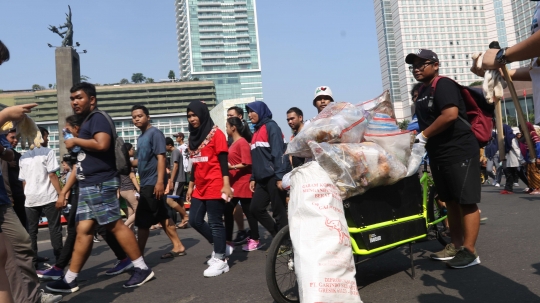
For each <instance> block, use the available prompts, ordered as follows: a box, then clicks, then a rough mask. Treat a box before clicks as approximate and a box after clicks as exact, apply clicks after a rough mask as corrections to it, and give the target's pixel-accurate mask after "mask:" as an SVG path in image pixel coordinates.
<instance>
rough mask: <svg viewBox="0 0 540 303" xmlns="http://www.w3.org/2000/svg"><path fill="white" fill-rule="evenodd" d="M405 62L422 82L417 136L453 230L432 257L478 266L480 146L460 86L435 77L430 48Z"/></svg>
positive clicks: (458, 265)
mask: <svg viewBox="0 0 540 303" xmlns="http://www.w3.org/2000/svg"><path fill="white" fill-rule="evenodd" d="M405 62H406V63H407V64H410V65H411V66H410V67H409V69H410V71H411V72H412V73H413V75H414V78H415V79H416V80H417V81H419V82H422V83H423V84H424V85H423V87H422V88H420V91H419V95H418V99H417V100H416V115H417V117H418V124H419V126H420V131H421V132H420V133H419V134H418V135H417V137H416V138H417V140H418V142H419V143H421V144H425V147H426V150H427V152H428V156H429V159H430V166H431V173H432V174H433V181H434V182H435V187H436V189H437V193H438V195H439V197H440V199H441V200H443V201H445V202H446V205H447V209H448V220H449V223H450V227H451V228H452V232H451V239H452V243H450V244H448V245H447V246H446V247H445V249H443V250H442V251H440V252H437V253H433V254H432V255H431V258H432V259H435V260H448V263H447V265H448V266H449V267H452V268H465V267H469V266H473V265H476V264H479V263H480V258H479V257H478V254H477V253H476V249H475V244H476V239H477V237H478V231H479V229H480V213H479V209H478V206H477V203H479V202H480V191H481V188H480V186H481V185H480V182H479V180H480V155H479V153H478V150H479V149H480V146H479V143H478V140H477V137H476V136H475V133H473V131H472V130H471V124H470V123H469V122H468V121H467V119H468V116H467V108H466V104H465V101H464V98H463V93H462V92H463V88H462V87H461V86H459V85H458V84H457V83H455V82H454V81H453V80H451V79H448V78H445V77H439V59H438V57H437V54H435V53H434V52H433V51H431V50H428V49H419V50H418V51H417V52H416V53H411V54H409V55H407V57H406V58H405ZM433 83H435V86H433V85H432V84H433ZM489 135H490V134H489Z"/></svg>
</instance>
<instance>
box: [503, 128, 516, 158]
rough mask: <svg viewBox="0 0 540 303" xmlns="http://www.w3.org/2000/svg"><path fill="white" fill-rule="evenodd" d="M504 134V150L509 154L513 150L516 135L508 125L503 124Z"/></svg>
mask: <svg viewBox="0 0 540 303" xmlns="http://www.w3.org/2000/svg"><path fill="white" fill-rule="evenodd" d="M503 134H504V149H505V150H506V152H509V151H510V150H511V149H512V140H514V138H515V137H516V135H514V131H513V130H512V128H511V127H510V126H509V125H507V124H503Z"/></svg>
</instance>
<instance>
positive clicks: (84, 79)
mask: <svg viewBox="0 0 540 303" xmlns="http://www.w3.org/2000/svg"><path fill="white" fill-rule="evenodd" d="M88 80H90V77H88V76H85V75H81V82H88Z"/></svg>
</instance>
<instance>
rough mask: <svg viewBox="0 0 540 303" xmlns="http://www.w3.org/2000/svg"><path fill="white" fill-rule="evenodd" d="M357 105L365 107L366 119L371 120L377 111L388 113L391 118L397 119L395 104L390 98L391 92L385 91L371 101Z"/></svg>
mask: <svg viewBox="0 0 540 303" xmlns="http://www.w3.org/2000/svg"><path fill="white" fill-rule="evenodd" d="M357 106H359V107H362V109H364V114H365V117H366V119H368V120H371V119H372V118H373V117H374V116H375V114H376V113H380V114H387V115H388V116H390V117H391V118H393V119H395V118H396V115H395V114H394V106H393V105H392V101H391V100H390V93H389V92H388V91H384V92H383V93H382V94H381V95H380V96H378V97H375V98H373V99H371V100H369V101H365V102H362V103H360V104H358V105H357Z"/></svg>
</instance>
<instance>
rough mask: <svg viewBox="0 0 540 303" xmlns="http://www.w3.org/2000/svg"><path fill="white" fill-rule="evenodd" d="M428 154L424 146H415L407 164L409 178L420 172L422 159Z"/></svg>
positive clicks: (416, 144) (417, 144)
mask: <svg viewBox="0 0 540 303" xmlns="http://www.w3.org/2000/svg"><path fill="white" fill-rule="evenodd" d="M425 153H426V148H425V146H424V144H420V143H415V144H413V147H412V151H411V156H410V157H409V161H408V163H407V177H410V176H412V175H414V174H416V172H417V171H418V168H419V167H420V164H422V159H423V158H424V154H425Z"/></svg>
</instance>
